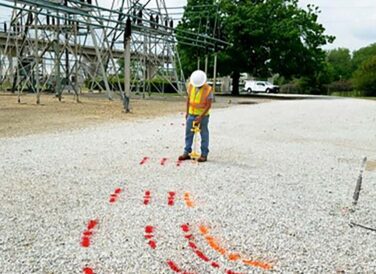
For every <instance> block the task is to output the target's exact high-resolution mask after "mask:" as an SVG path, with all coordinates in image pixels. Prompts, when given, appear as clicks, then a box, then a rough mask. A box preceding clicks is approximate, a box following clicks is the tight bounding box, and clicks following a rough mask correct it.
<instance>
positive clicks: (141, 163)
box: [140, 157, 150, 165]
mask: <svg viewBox="0 0 376 274" xmlns="http://www.w3.org/2000/svg"><path fill="white" fill-rule="evenodd" d="M149 159H150V158H149V157H144V158H143V159H142V160H141V162H140V165H144V164H146V162H147V161H148V160H149Z"/></svg>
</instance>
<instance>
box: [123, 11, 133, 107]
mask: <svg viewBox="0 0 376 274" xmlns="http://www.w3.org/2000/svg"><path fill="white" fill-rule="evenodd" d="M131 28H132V22H131V19H130V18H129V17H128V19H127V21H126V24H125V30H124V98H123V105H124V111H125V112H126V113H129V112H130V108H129V101H130V96H131V36H132V30H131Z"/></svg>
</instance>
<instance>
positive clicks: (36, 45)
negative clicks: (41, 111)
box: [34, 8, 40, 105]
mask: <svg viewBox="0 0 376 274" xmlns="http://www.w3.org/2000/svg"><path fill="white" fill-rule="evenodd" d="M35 11H37V8H35ZM34 29H35V46H34V55H35V56H34V59H35V60H34V62H35V65H34V77H35V89H36V91H37V105H39V104H40V89H39V56H38V54H39V53H38V46H39V45H38V39H39V37H38V13H37V12H35V14H34Z"/></svg>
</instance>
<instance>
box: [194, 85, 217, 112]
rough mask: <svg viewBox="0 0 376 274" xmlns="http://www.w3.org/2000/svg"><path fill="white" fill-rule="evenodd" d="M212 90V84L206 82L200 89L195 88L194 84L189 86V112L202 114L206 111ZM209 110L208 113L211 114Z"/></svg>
mask: <svg viewBox="0 0 376 274" xmlns="http://www.w3.org/2000/svg"><path fill="white" fill-rule="evenodd" d="M211 91H212V88H211V86H209V85H208V84H204V85H203V86H202V87H201V88H200V89H198V88H195V87H194V86H193V85H191V84H189V86H188V97H189V114H190V115H201V114H202V113H204V111H205V108H206V106H207V105H208V98H209V95H210V93H211ZM209 114H210V113H209V111H208V112H207V113H206V115H209Z"/></svg>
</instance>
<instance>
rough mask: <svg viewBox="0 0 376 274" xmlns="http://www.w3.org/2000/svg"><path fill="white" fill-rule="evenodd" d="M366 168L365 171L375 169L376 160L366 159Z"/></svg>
mask: <svg viewBox="0 0 376 274" xmlns="http://www.w3.org/2000/svg"><path fill="white" fill-rule="evenodd" d="M366 170H367V171H376V161H368V162H367V167H366Z"/></svg>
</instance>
